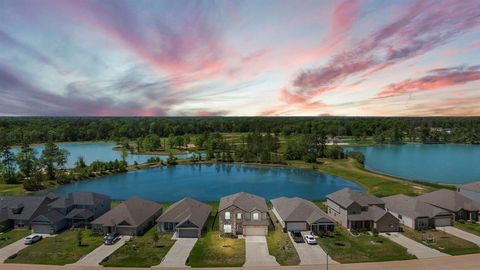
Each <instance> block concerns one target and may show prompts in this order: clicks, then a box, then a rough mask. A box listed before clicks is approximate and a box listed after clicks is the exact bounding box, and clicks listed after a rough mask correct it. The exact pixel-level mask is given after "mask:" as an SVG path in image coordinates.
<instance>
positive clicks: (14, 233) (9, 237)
mask: <svg viewBox="0 0 480 270" xmlns="http://www.w3.org/2000/svg"><path fill="white" fill-rule="evenodd" d="M30 234H31V232H30V230H20V229H18V230H17V229H15V230H9V231H6V232H3V233H0V248H3V247H5V246H8V245H10V244H11V243H13V242H16V241H18V240H20V239H23V238H25V237H27V236H28V235H30Z"/></svg>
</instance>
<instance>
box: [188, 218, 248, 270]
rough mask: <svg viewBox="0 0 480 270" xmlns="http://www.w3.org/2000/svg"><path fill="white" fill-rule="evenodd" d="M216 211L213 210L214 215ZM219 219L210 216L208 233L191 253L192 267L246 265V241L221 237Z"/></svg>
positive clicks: (190, 261) (190, 262)
mask: <svg viewBox="0 0 480 270" xmlns="http://www.w3.org/2000/svg"><path fill="white" fill-rule="evenodd" d="M215 214H216V211H214V210H212V215H215ZM218 226H219V225H218V218H214V217H213V216H210V218H209V221H208V228H207V233H205V234H204V235H202V237H201V238H199V239H198V241H197V243H196V244H195V246H194V247H193V249H192V251H191V252H190V257H189V262H188V264H189V265H190V266H192V267H221V266H223V267H234V266H243V264H245V240H244V239H231V238H222V237H220V233H219V229H218Z"/></svg>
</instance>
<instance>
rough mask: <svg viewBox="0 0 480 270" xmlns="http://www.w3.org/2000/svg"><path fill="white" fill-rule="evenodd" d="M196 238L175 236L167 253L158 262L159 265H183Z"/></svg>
mask: <svg viewBox="0 0 480 270" xmlns="http://www.w3.org/2000/svg"><path fill="white" fill-rule="evenodd" d="M197 240H198V238H177V240H176V241H175V244H173V246H172V247H171V248H170V250H169V251H168V253H167V255H165V257H164V258H163V260H162V262H161V263H160V265H158V266H160V267H184V266H185V263H186V262H187V258H188V256H189V255H190V251H192V248H193V246H195V243H197Z"/></svg>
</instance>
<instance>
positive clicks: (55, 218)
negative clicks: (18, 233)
mask: <svg viewBox="0 0 480 270" xmlns="http://www.w3.org/2000/svg"><path fill="white" fill-rule="evenodd" d="M63 219H65V216H64V215H63V214H62V213H60V212H58V211H56V210H52V211H48V212H46V213H44V214H41V215H38V216H36V217H35V218H34V219H33V220H32V223H35V222H43V221H45V220H48V221H50V222H51V223H52V224H55V223H57V222H59V221H61V220H63Z"/></svg>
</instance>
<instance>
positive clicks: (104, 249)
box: [71, 236, 131, 266]
mask: <svg viewBox="0 0 480 270" xmlns="http://www.w3.org/2000/svg"><path fill="white" fill-rule="evenodd" d="M130 238H131V236H121V238H120V240H118V241H117V242H116V243H115V244H113V245H104V244H102V245H101V246H99V247H97V248H96V249H94V250H93V251H92V252H90V253H88V254H87V255H85V256H83V257H82V258H81V259H80V260H78V261H77V262H76V263H73V264H71V265H73V266H98V265H100V263H101V262H102V260H103V259H105V258H106V257H108V256H110V255H111V254H112V253H113V252H115V250H117V249H119V248H120V247H121V246H123V245H124V244H125V243H126V242H127V241H128V240H130Z"/></svg>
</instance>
